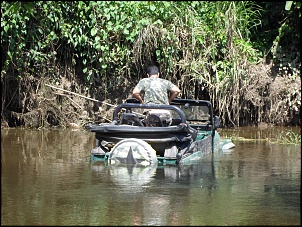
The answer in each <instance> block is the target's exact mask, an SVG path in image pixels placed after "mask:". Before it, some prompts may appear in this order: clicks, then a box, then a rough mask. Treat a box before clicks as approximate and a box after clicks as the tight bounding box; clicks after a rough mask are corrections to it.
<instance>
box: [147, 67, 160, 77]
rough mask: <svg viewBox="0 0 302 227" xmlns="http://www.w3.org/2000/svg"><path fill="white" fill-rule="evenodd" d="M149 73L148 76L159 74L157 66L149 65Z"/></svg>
mask: <svg viewBox="0 0 302 227" xmlns="http://www.w3.org/2000/svg"><path fill="white" fill-rule="evenodd" d="M147 75H148V77H150V76H153V75H157V76H159V70H158V68H157V67H156V66H149V67H148V69H147Z"/></svg>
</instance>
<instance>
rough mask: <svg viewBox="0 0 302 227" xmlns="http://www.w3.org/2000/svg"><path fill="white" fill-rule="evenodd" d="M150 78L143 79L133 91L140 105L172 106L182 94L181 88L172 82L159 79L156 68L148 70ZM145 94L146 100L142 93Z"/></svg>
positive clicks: (152, 67)
mask: <svg viewBox="0 0 302 227" xmlns="http://www.w3.org/2000/svg"><path fill="white" fill-rule="evenodd" d="M147 76H148V78H144V79H141V80H140V81H139V82H138V84H137V85H136V86H135V88H134V89H133V92H132V94H133V96H134V97H135V98H136V99H137V100H138V101H139V102H140V103H146V104H148V103H153V104H167V105H169V104H171V102H172V100H173V99H174V98H176V97H177V95H178V94H179V93H180V90H179V88H178V87H177V86H176V85H175V84H173V83H172V82H170V81H168V80H165V79H162V78H159V70H158V68H157V67H156V66H150V67H148V69H147ZM142 91H143V92H144V99H143V98H142V96H141V92H142Z"/></svg>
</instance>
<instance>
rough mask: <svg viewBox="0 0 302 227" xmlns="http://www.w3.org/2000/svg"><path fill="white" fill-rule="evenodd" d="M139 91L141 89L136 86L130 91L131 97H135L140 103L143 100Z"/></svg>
mask: <svg viewBox="0 0 302 227" xmlns="http://www.w3.org/2000/svg"><path fill="white" fill-rule="evenodd" d="M140 92H141V91H140V90H139V89H138V88H137V87H135V88H134V89H133V91H132V94H133V97H134V98H136V99H137V100H138V101H139V102H140V103H144V100H143V99H142V97H141V95H140Z"/></svg>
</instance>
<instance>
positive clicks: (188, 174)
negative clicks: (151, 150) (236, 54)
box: [1, 127, 301, 226]
mask: <svg viewBox="0 0 302 227" xmlns="http://www.w3.org/2000/svg"><path fill="white" fill-rule="evenodd" d="M291 129H292V130H293V131H295V132H297V133H299V134H301V131H300V128H291ZM282 130H287V129H284V128H277V127H276V128H274V129H273V130H267V129H265V130H263V129H262V130H260V129H259V128H255V127H245V128H239V129H224V130H222V129H219V133H220V135H221V136H234V135H236V136H239V137H244V138H253V139H260V138H269V137H270V138H271V137H275V136H277V135H279V134H280V132H281V131H282ZM233 142H234V144H235V145H236V147H235V148H234V149H232V150H229V151H224V152H222V151H219V152H217V153H215V154H213V155H209V156H206V157H204V159H203V160H202V161H201V162H200V163H199V164H195V165H191V166H178V167H177V166H164V167H160V166H149V167H145V168H139V167H134V166H128V167H126V166H122V167H114V166H107V165H104V164H102V163H98V162H94V163H93V162H90V160H89V154H90V150H91V149H92V148H93V147H94V145H95V140H94V134H93V133H91V132H87V131H72V130H29V129H20V128H17V129H2V130H1V225H68V226H71V225H106V226H107V225H156V226H166V225H192V226H193V225H198V226H203V225H218V226H221V225H301V207H300V204H301V203H300V194H301V191H300V190H301V146H295V145H278V144H270V143H268V142H267V141H265V140H235V141H233Z"/></svg>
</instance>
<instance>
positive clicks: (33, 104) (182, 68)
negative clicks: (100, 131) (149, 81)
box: [1, 1, 301, 127]
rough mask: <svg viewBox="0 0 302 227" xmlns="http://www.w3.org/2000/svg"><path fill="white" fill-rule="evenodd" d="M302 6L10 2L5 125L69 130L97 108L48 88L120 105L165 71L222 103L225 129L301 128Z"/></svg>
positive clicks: (186, 88) (5, 35) (5, 27)
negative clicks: (150, 69)
mask: <svg viewBox="0 0 302 227" xmlns="http://www.w3.org/2000/svg"><path fill="white" fill-rule="evenodd" d="M300 5H301V4H300V2H296V1H291V2H287V3H286V4H285V2H274V3H269V2H253V1H241V2H237V1H214V2H213V1H96V2H94V1H59V2H54V1H46V2H45V1H36V2H7V1H4V2H2V3H1V15H2V19H1V41H2V42H1V47H2V70H1V85H2V116H3V117H2V122H3V121H6V122H11V123H9V125H11V126H16V125H25V126H34V127H44V126H48V125H58V126H66V125H68V123H70V122H75V121H76V119H78V117H79V115H80V114H81V111H83V108H84V109H86V110H88V111H89V115H90V116H93V115H94V113H95V112H96V111H94V110H93V108H94V107H93V106H92V105H93V104H91V102H88V101H87V100H75V99H74V98H73V99H72V98H71V97H69V96H67V97H66V96H65V97H64V96H58V95H57V96H54V94H53V93H51V91H50V90H49V89H47V88H46V87H45V86H44V84H45V83H49V84H53V85H56V86H59V87H62V88H64V89H67V90H70V91H73V92H77V93H79V94H82V95H85V96H88V97H91V98H96V99H98V100H100V101H107V102H110V103H113V104H117V103H120V102H122V101H123V100H125V99H126V98H129V97H131V93H130V92H131V90H132V88H133V86H134V85H135V84H136V83H137V81H138V80H139V79H140V78H142V77H144V76H145V69H146V67H147V66H148V65H150V64H157V65H159V67H160V70H161V75H162V77H163V78H166V79H169V80H171V81H172V82H174V83H177V84H178V85H179V87H180V88H181V90H182V94H181V97H182V98H194V99H208V100H210V101H212V102H213V103H214V107H215V112H217V113H219V116H220V119H221V124H222V125H223V126H240V125H247V124H258V123H259V122H266V123H269V124H290V123H293V124H300V120H295V119H296V118H297V116H299V114H300V107H301V101H300V100H301V85H300V82H301V77H300V67H301V62H300V55H299V53H300V18H301V14H300V11H299V9H300ZM285 7H286V9H288V10H285ZM266 62H268V64H266ZM281 85H282V86H281ZM75 103H76V104H75ZM94 105H95V104H94ZM80 107H81V108H80ZM96 109H98V108H96ZM107 110H108V109H107V108H103V111H104V112H103V113H102V115H106V111H107ZM33 116H34V118H37V119H38V122H37V123H36V124H34V125H33V123H32V122H31V121H30V120H29V119H32V118H33ZM108 118H110V117H108ZM12 122H13V123H12Z"/></svg>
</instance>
